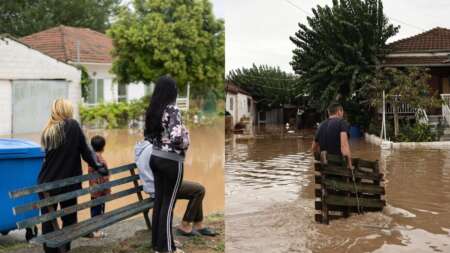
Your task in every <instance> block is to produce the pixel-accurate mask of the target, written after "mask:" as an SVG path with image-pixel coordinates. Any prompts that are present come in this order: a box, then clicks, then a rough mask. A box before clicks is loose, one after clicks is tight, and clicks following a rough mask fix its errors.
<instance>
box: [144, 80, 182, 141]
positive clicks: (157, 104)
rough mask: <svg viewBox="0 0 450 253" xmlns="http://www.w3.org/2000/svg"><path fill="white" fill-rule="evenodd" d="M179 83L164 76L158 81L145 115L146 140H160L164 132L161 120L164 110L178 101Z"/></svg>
mask: <svg viewBox="0 0 450 253" xmlns="http://www.w3.org/2000/svg"><path fill="white" fill-rule="evenodd" d="M177 95H178V90H177V82H176V81H175V80H174V79H173V78H172V77H170V76H162V77H160V78H159V79H158V80H157V81H156V86H155V90H154V91H153V95H152V99H151V100H150V104H149V106H148V108H147V111H146V113H145V129H144V136H145V138H146V139H147V138H150V139H155V138H156V139H160V138H161V132H162V131H163V128H162V124H161V120H162V115H163V112H164V109H166V107H167V106H168V105H170V104H173V103H175V102H176V100H177Z"/></svg>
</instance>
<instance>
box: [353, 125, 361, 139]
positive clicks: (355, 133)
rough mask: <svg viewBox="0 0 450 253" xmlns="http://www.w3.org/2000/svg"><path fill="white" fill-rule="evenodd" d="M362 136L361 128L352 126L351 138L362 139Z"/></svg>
mask: <svg viewBox="0 0 450 253" xmlns="http://www.w3.org/2000/svg"><path fill="white" fill-rule="evenodd" d="M362 136H363V135H362V132H361V129H360V128H359V126H357V125H352V126H350V138H361V137H362Z"/></svg>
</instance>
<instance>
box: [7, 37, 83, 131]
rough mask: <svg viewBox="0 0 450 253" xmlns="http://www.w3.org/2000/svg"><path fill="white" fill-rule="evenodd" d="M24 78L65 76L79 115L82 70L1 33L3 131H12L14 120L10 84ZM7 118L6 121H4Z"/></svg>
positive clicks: (76, 115) (37, 78)
mask: <svg viewBox="0 0 450 253" xmlns="http://www.w3.org/2000/svg"><path fill="white" fill-rule="evenodd" d="M17 79H25V80H39V79H65V80H67V81H69V96H68V98H69V99H70V100H71V101H72V102H73V104H74V113H75V117H76V118H79V108H78V104H79V103H80V101H81V87H80V79H81V71H79V70H78V69H77V68H75V67H74V66H71V65H69V64H66V63H63V62H60V61H58V60H56V59H54V58H52V57H50V56H47V55H45V54H43V53H41V52H39V51H36V50H34V49H31V48H29V47H28V46H25V45H23V44H22V43H20V42H17V41H15V40H13V39H10V38H7V37H0V81H1V82H2V83H1V86H2V87H1V88H0V89H1V91H0V96H1V97H2V99H1V102H0V103H2V108H1V109H0V122H1V123H0V125H1V126H2V127H1V128H0V134H9V133H10V132H11V129H10V128H11V124H10V122H9V123H8V122H7V121H8V120H10V119H11V108H9V109H8V107H7V106H6V107H4V106H3V104H5V105H6V104H9V106H11V94H12V92H10V89H11V87H10V86H9V87H7V86H8V84H7V83H10V80H17ZM5 122H6V123H5Z"/></svg>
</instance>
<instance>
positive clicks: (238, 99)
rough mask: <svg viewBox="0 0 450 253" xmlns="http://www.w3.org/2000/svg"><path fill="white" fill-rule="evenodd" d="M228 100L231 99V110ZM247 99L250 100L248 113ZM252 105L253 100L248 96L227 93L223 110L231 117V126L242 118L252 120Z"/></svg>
mask: <svg viewBox="0 0 450 253" xmlns="http://www.w3.org/2000/svg"><path fill="white" fill-rule="evenodd" d="M230 99H233V101H234V103H233V108H231V103H230ZM247 99H251V107H252V108H250V112H249V109H248V104H247ZM253 107H254V103H253V99H252V98H251V97H250V96H247V95H245V94H242V93H238V94H233V93H229V92H227V94H226V101H225V108H226V110H227V111H228V112H229V113H230V114H231V116H233V125H234V124H236V123H238V122H239V121H240V119H241V118H242V117H244V116H245V117H250V119H251V120H253V116H254V108H253Z"/></svg>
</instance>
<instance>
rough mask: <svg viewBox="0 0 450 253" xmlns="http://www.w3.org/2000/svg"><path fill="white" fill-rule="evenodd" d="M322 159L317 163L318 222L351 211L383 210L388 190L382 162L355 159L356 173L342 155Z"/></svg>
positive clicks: (342, 215)
mask: <svg viewBox="0 0 450 253" xmlns="http://www.w3.org/2000/svg"><path fill="white" fill-rule="evenodd" d="M323 155H324V154H323ZM323 155H322V157H323V158H324V157H325V156H323ZM319 157H320V156H319ZM319 157H317V158H316V159H319ZM319 160H320V161H318V160H316V162H315V163H314V168H315V171H316V176H315V184H316V190H315V195H316V202H315V209H316V210H317V211H318V213H317V214H316V215H315V220H316V222H319V223H323V224H328V223H329V221H330V220H332V219H338V218H343V217H344V218H345V217H348V216H349V215H350V214H351V213H362V212H373V211H381V210H383V207H384V206H385V205H386V202H385V200H384V194H385V189H384V186H383V174H382V173H380V171H379V167H378V161H366V160H362V159H358V158H354V159H352V165H353V167H354V170H353V173H352V171H351V170H350V169H348V167H347V162H346V161H345V160H344V159H343V158H342V157H340V156H334V155H326V161H325V159H319Z"/></svg>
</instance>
